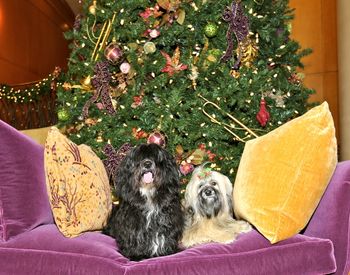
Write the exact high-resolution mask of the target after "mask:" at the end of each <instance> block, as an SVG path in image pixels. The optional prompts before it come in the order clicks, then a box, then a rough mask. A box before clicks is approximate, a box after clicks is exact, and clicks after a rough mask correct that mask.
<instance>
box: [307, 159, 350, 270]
mask: <svg viewBox="0 0 350 275" xmlns="http://www.w3.org/2000/svg"><path fill="white" fill-rule="evenodd" d="M349 214H350V161H343V162H340V163H338V165H337V167H336V169H335V172H334V174H333V176H332V178H331V180H330V182H329V184H328V187H327V189H326V191H325V193H324V195H323V197H322V199H321V201H320V203H319V205H318V207H317V209H316V211H315V213H314V215H313V216H312V218H311V220H310V222H309V224H308V225H307V227H306V229H305V232H304V234H305V235H307V236H311V237H318V238H325V239H330V240H331V241H332V242H333V245H334V254H335V258H336V262H337V272H336V274H348V272H349V270H350V251H349V250H350V221H349V220H350V219H349Z"/></svg>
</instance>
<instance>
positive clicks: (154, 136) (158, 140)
mask: <svg viewBox="0 0 350 275" xmlns="http://www.w3.org/2000/svg"><path fill="white" fill-rule="evenodd" d="M147 143H148V144H150V143H155V144H158V145H159V146H161V147H163V148H165V146H166V137H165V135H163V134H162V133H161V132H159V131H155V132H153V133H151V134H150V135H149V136H148V139H147Z"/></svg>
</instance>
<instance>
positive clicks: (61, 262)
mask: <svg viewBox="0 0 350 275" xmlns="http://www.w3.org/2000/svg"><path fill="white" fill-rule="evenodd" d="M0 163H1V165H0V274H6V275H8V274H24V275H26V274H33V275H34V274H35V275H40V274H50V275H51V274H53V275H54V274H72V275H79V274H84V275H89V274H94V275H95V274H140V275H141V274H142V275H143V274H157V275H158V274H186V275H187V274H204V275H205V274H239V275H245V274H247V275H251V274H269V275H270V274H271V275H274V274H278V275H279V274H288V275H293V274H296V275H300V274H303V275H307V274H312V275H316V274H317V275H318V274H330V273H332V272H335V271H336V263H337V265H338V270H337V274H347V272H348V271H349V203H350V200H349V198H350V195H349V192H350V190H349V180H350V161H349V162H344V163H341V164H339V165H338V167H337V170H336V172H335V174H334V176H333V178H332V180H331V182H330V185H329V187H328V189H327V192H326V193H325V195H324V197H323V198H322V200H321V203H320V204H319V207H318V208H317V210H316V213H315V215H314V216H313V218H312V220H311V221H310V223H309V225H308V227H307V228H306V231H305V234H304V235H296V236H294V237H292V238H289V239H287V240H285V241H281V242H279V243H277V244H274V245H271V244H270V243H269V241H268V240H266V239H265V238H264V237H263V236H262V235H261V234H259V233H258V232H257V231H252V232H249V233H247V234H242V235H241V236H239V238H238V239H237V241H235V242H233V243H231V244H227V245H223V244H206V245H200V246H197V247H194V248H191V249H187V250H184V251H181V252H179V253H176V254H174V255H170V256H165V257H157V258H153V259H148V260H144V261H140V262H132V261H130V260H128V259H126V258H125V257H123V256H122V255H121V254H120V253H119V252H118V249H117V246H116V245H115V242H114V240H113V239H112V238H110V237H108V236H105V235H102V234H100V233H97V232H89V233H84V234H82V235H81V236H79V237H76V238H73V239H70V238H65V237H64V236H63V235H62V234H61V233H60V232H59V231H58V229H57V227H56V225H55V224H53V219H52V215H51V209H50V206H49V202H48V196H47V192H46V186H45V177H44V164H43V148H42V147H41V146H40V145H38V144H36V143H35V142H33V141H32V140H31V139H29V138H27V137H25V136H24V135H22V134H20V133H19V132H18V131H16V130H15V129H13V128H11V127H10V126H8V125H6V124H5V123H3V122H2V121H0ZM333 243H334V247H335V251H334V248H333ZM335 256H336V258H337V259H335Z"/></svg>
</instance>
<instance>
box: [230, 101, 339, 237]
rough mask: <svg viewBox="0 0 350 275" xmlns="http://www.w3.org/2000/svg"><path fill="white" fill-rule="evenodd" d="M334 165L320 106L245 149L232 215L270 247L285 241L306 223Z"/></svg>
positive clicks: (328, 119)
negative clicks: (234, 214) (260, 235)
mask: <svg viewBox="0 0 350 275" xmlns="http://www.w3.org/2000/svg"><path fill="white" fill-rule="evenodd" d="M336 164H337V142H336V138H335V129H334V124H333V118H332V115H331V113H330V111H329V109H328V104H327V103H326V102H325V103H323V104H321V105H319V106H317V107H314V108H313V109H311V110H310V111H308V112H307V113H305V114H304V115H302V116H300V117H298V118H296V119H293V120H291V121H289V122H288V123H286V124H284V125H282V126H281V127H279V128H277V129H275V130H273V131H271V132H270V133H268V134H266V135H264V136H261V137H259V138H256V139H253V140H250V141H248V142H247V143H246V145H245V148H244V151H243V154H242V158H241V161H240V164H239V168H238V171H237V176H236V180H235V184H234V190H233V202H234V210H235V213H236V215H237V216H238V217H241V218H244V219H245V220H247V221H248V222H250V223H251V224H253V225H254V226H255V227H256V228H257V230H259V231H260V233H261V234H263V235H264V236H265V237H266V238H267V239H268V240H269V241H270V242H271V243H276V242H278V241H281V240H284V239H287V238H289V237H291V236H293V235H294V234H297V233H298V232H299V231H300V230H302V229H303V228H304V227H305V226H306V224H307V223H308V221H309V219H310V218H311V216H312V214H313V213H314V211H315V209H316V207H317V205H318V203H319V201H320V199H321V197H322V195H323V193H324V191H325V189H326V187H327V185H328V182H329V180H330V178H331V176H332V175H333V172H334V169H335V166H336Z"/></svg>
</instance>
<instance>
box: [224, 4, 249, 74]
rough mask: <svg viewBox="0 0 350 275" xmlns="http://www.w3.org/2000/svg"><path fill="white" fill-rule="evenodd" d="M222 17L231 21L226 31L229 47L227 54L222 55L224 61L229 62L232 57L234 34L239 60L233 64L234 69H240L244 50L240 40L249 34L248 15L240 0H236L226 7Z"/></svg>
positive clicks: (226, 20)
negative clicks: (244, 11) (242, 50)
mask: <svg viewBox="0 0 350 275" xmlns="http://www.w3.org/2000/svg"><path fill="white" fill-rule="evenodd" d="M222 19H223V20H224V21H225V22H228V23H229V27H228V29H227V32H226V40H227V48H226V52H225V54H224V55H223V56H222V57H221V60H222V61H223V62H227V61H229V60H230V59H232V54H233V38H232V37H233V34H234V35H235V37H236V40H237V45H238V49H239V53H238V56H237V60H236V62H235V63H234V65H233V69H234V70H238V69H239V64H240V62H241V58H242V52H241V47H240V42H242V41H243V40H244V39H245V38H246V37H247V36H248V34H249V21H248V17H247V16H246V15H245V14H244V13H243V9H242V6H241V1H240V0H234V1H233V2H232V4H231V7H226V9H225V11H224V14H223V16H222Z"/></svg>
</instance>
